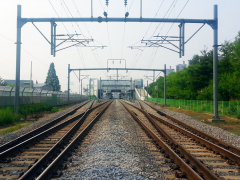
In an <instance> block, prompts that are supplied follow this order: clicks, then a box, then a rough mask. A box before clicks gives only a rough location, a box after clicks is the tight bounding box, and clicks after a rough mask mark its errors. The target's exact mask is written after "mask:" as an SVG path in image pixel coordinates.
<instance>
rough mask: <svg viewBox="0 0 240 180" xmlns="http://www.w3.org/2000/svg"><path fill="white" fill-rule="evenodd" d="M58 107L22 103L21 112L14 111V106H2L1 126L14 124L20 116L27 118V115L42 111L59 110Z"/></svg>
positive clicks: (0, 111) (0, 109)
mask: <svg viewBox="0 0 240 180" xmlns="http://www.w3.org/2000/svg"><path fill="white" fill-rule="evenodd" d="M57 111H59V108H58V107H53V106H51V105H42V104H27V105H20V108H19V114H15V113H14V108H13V107H1V108H0V126H5V125H7V124H13V123H16V122H18V121H19V119H20V118H23V119H26V118H27V116H29V115H33V114H39V113H42V112H57Z"/></svg>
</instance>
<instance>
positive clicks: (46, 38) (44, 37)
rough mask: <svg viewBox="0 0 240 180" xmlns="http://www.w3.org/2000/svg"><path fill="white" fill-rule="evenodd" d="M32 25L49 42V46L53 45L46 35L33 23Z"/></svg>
mask: <svg viewBox="0 0 240 180" xmlns="http://www.w3.org/2000/svg"><path fill="white" fill-rule="evenodd" d="M32 24H33V26H34V27H35V28H36V29H37V30H38V32H39V33H40V34H41V35H42V36H43V37H44V39H46V40H47V42H48V43H49V44H51V43H50V41H49V40H48V39H47V38H46V37H45V36H44V34H43V33H42V32H41V31H40V30H39V29H38V27H37V26H36V25H35V24H34V23H33V22H32Z"/></svg>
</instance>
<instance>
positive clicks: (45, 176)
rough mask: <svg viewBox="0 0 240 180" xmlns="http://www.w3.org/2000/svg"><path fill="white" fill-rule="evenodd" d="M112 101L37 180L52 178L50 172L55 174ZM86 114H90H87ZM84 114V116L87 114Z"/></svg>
mask: <svg viewBox="0 0 240 180" xmlns="http://www.w3.org/2000/svg"><path fill="white" fill-rule="evenodd" d="M112 102H113V101H110V102H109V103H108V104H107V106H106V107H105V108H104V109H103V110H102V111H101V112H100V113H98V114H97V115H96V117H95V118H94V119H93V120H92V121H91V122H90V123H89V124H88V125H87V126H86V127H85V128H84V129H83V130H82V131H81V132H80V133H79V134H78V136H77V137H76V138H74V140H73V141H72V142H71V143H70V144H69V145H68V146H67V147H66V148H65V149H64V150H63V151H62V152H61V153H60V154H59V155H58V156H57V157H56V158H55V160H54V161H53V162H52V163H51V164H50V165H49V166H48V167H47V168H46V169H45V170H44V171H43V172H42V173H41V174H40V175H39V176H38V177H37V180H46V179H50V178H51V177H52V172H55V171H56V170H57V169H58V168H59V164H62V163H63V161H64V158H65V157H66V156H68V154H69V152H71V151H72V149H74V148H76V147H77V144H79V142H80V141H81V140H82V139H83V138H84V136H85V135H86V134H87V132H89V131H90V129H91V128H92V126H93V125H94V123H96V121H97V120H98V119H99V118H100V117H101V116H102V115H103V113H104V112H105V111H106V109H107V108H108V107H109V105H110V104H111V103H112ZM87 113H88V114H89V113H90V112H87ZM87 113H86V114H87Z"/></svg>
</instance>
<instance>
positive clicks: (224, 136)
mask: <svg viewBox="0 0 240 180" xmlns="http://www.w3.org/2000/svg"><path fill="white" fill-rule="evenodd" d="M148 103H149V102H148ZM150 104H151V105H153V106H154V107H156V108H157V109H159V110H160V111H162V112H163V113H165V114H167V115H169V116H172V117H174V118H176V119H178V120H180V121H182V122H184V123H185V124H187V125H189V126H191V127H194V128H196V129H198V130H200V131H202V132H204V133H206V134H209V135H211V136H213V137H215V138H217V139H220V140H222V141H224V142H226V143H228V144H231V145H233V146H235V147H237V148H240V136H238V135H235V134H232V133H229V132H227V131H225V130H224V129H221V128H219V127H215V126H211V125H209V124H205V123H203V122H201V121H198V120H196V119H195V118H193V117H190V116H188V115H185V114H182V113H178V112H174V111H171V110H168V109H164V108H162V107H161V106H157V105H154V104H153V103H150Z"/></svg>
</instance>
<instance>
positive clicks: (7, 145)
mask: <svg viewBox="0 0 240 180" xmlns="http://www.w3.org/2000/svg"><path fill="white" fill-rule="evenodd" d="M88 102H89V101H87V102H85V103H83V104H81V105H79V106H78V107H76V108H75V109H73V110H72V111H70V112H67V113H65V114H63V115H61V116H60V117H58V118H56V119H54V120H53V121H51V122H49V123H47V124H45V125H42V126H40V127H39V128H37V129H34V130H32V131H30V132H28V133H26V134H24V135H22V136H20V137H18V138H16V139H14V140H12V141H10V142H7V143H5V144H3V145H1V146H0V152H3V151H6V150H7V149H9V148H11V147H13V146H16V145H17V144H18V143H19V142H23V141H26V140H27V139H29V138H32V137H33V136H35V135H36V134H38V133H41V132H43V131H45V130H46V129H49V128H50V127H52V126H53V125H55V124H56V123H58V122H59V121H61V120H63V119H65V118H66V117H67V116H69V115H72V114H74V113H75V112H76V111H77V109H79V108H81V107H83V106H84V105H86V104H87V103H88Z"/></svg>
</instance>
